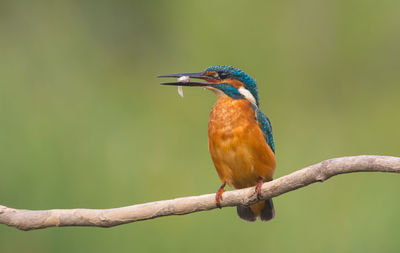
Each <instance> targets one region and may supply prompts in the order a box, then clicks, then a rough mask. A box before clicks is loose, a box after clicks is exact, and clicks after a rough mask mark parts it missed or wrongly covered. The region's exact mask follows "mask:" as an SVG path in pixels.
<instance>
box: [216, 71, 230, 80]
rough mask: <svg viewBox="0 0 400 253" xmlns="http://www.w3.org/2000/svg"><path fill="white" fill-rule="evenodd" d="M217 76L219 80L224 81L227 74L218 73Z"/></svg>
mask: <svg viewBox="0 0 400 253" xmlns="http://www.w3.org/2000/svg"><path fill="white" fill-rule="evenodd" d="M218 74H219V78H221V79H225V78H227V77H228V74H227V73H225V72H220V73H218Z"/></svg>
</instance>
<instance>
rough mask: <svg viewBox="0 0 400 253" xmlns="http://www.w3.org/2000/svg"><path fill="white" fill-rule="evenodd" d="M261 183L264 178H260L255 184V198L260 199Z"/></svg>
mask: <svg viewBox="0 0 400 253" xmlns="http://www.w3.org/2000/svg"><path fill="white" fill-rule="evenodd" d="M263 183H264V180H263V179H262V178H261V179H260V180H259V181H258V184H257V185H256V189H255V190H256V193H257V199H260V197H261V187H262V185H263Z"/></svg>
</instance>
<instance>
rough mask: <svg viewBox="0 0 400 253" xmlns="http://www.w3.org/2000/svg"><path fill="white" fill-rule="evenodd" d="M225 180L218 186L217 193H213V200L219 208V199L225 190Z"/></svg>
mask: <svg viewBox="0 0 400 253" xmlns="http://www.w3.org/2000/svg"><path fill="white" fill-rule="evenodd" d="M225 185H226V182H223V183H222V185H221V186H220V187H219V189H218V191H217V194H215V202H216V204H217V207H218V208H221V204H220V203H221V200H222V194H223V193H224V192H225V189H224V187H225Z"/></svg>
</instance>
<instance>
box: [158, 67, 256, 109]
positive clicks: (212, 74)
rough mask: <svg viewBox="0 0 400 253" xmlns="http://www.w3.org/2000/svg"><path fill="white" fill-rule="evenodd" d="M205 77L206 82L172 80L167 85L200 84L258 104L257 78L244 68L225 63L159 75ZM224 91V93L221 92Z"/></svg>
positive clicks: (217, 91)
mask: <svg viewBox="0 0 400 253" xmlns="http://www.w3.org/2000/svg"><path fill="white" fill-rule="evenodd" d="M182 76H187V77H189V78H197V79H203V80H205V81H206V82H192V81H188V82H172V83H162V84H166V85H179V86H200V87H204V88H208V89H210V90H213V91H214V92H216V93H217V94H224V95H227V96H230V97H232V98H234V99H247V100H249V101H250V102H252V103H253V104H255V105H257V106H258V89H257V84H256V80H255V79H254V78H252V77H250V76H249V75H248V74H246V73H245V72H243V71H242V70H240V69H238V68H235V67H231V66H224V65H217V66H212V67H208V68H206V69H205V70H204V71H203V72H199V73H178V74H169V75H163V76H159V77H182ZM221 92H222V93H221Z"/></svg>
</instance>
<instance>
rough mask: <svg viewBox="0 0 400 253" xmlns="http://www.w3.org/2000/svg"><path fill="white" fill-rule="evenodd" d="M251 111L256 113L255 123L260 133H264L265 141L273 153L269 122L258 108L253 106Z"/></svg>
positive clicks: (273, 147) (272, 138)
mask: <svg viewBox="0 0 400 253" xmlns="http://www.w3.org/2000/svg"><path fill="white" fill-rule="evenodd" d="M253 109H254V110H255V111H256V117H257V122H258V125H259V126H260V128H261V131H262V132H263V133H264V137H265V140H266V141H267V144H268V146H269V147H270V148H271V149H272V151H273V152H274V153H275V144H274V137H273V136H272V125H271V121H269V119H268V117H267V115H265V114H264V113H263V112H262V111H261V110H260V109H258V107H256V106H253Z"/></svg>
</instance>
